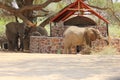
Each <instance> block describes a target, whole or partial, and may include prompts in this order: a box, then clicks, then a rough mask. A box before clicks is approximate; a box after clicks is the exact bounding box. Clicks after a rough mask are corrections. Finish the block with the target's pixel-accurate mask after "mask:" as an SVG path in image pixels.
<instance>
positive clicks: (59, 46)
mask: <svg viewBox="0 0 120 80" xmlns="http://www.w3.org/2000/svg"><path fill="white" fill-rule="evenodd" d="M110 44H111V45H112V46H114V47H115V48H116V49H117V50H118V51H119V52H120V38H119V39H111V43H110ZM106 45H107V44H106V42H105V41H98V40H97V41H94V42H92V46H93V49H97V48H99V49H101V48H103V47H104V46H106ZM63 49H64V46H63V38H62V37H42V36H31V37H30V52H31V53H63ZM101 50H102V49H101ZM72 53H75V49H74V48H73V49H72Z"/></svg>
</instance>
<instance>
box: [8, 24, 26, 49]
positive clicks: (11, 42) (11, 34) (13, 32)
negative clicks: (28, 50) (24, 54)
mask: <svg viewBox="0 0 120 80" xmlns="http://www.w3.org/2000/svg"><path fill="white" fill-rule="evenodd" d="M25 27H26V26H25V24H24V23H18V22H10V23H8V24H6V37H7V39H8V50H10V51H15V50H19V49H20V48H22V49H23V38H24V33H25ZM18 40H20V45H19V41H18Z"/></svg>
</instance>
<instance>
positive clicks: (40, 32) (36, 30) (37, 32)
mask: <svg viewBox="0 0 120 80" xmlns="http://www.w3.org/2000/svg"><path fill="white" fill-rule="evenodd" d="M30 36H48V32H47V30H46V29H45V28H44V27H40V26H38V27H30V28H28V29H26V31H25V38H24V41H23V43H24V52H29V46H30Z"/></svg>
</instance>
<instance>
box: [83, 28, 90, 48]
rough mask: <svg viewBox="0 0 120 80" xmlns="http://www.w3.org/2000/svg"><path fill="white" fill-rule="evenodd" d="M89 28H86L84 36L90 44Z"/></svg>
mask: <svg viewBox="0 0 120 80" xmlns="http://www.w3.org/2000/svg"><path fill="white" fill-rule="evenodd" d="M88 34H89V33H88V28H86V29H85V32H84V38H85V41H86V44H87V45H89V46H90V37H89V35H88Z"/></svg>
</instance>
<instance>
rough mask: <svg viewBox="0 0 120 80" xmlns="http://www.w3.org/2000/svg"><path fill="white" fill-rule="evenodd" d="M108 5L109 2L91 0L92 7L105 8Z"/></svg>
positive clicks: (105, 0)
mask: <svg viewBox="0 0 120 80" xmlns="http://www.w3.org/2000/svg"><path fill="white" fill-rule="evenodd" d="M107 3H108V1H107V0H89V4H90V5H94V6H98V7H105V6H106V4H107Z"/></svg>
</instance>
